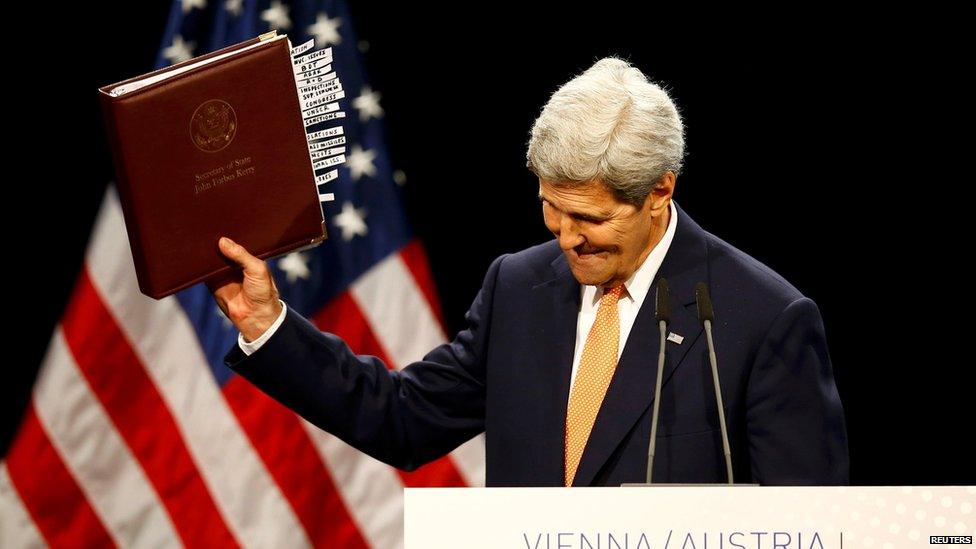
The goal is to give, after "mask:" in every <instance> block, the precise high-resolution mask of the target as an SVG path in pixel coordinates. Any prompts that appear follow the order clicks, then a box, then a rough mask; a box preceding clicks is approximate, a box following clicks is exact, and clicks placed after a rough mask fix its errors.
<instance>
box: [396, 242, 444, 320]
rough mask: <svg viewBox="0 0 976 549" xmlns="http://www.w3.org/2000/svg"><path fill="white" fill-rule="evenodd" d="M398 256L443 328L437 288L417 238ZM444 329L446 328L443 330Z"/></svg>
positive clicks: (442, 316) (425, 254)
mask: <svg viewBox="0 0 976 549" xmlns="http://www.w3.org/2000/svg"><path fill="white" fill-rule="evenodd" d="M400 258H401V259H403V263H404V264H406V266H407V269H409V270H410V274H412V275H413V279H414V281H415V282H416V283H417V287H418V288H420V291H421V293H423V294H424V297H425V298H426V299H427V304H428V305H429V306H430V310H431V311H432V312H433V313H434V317H435V318H436V319H437V321H438V322H440V328H441V329H442V330H444V326H446V324H444V314H443V313H442V312H441V302H440V300H439V299H438V298H437V288H436V286H435V285H434V277H433V276H432V275H431V274H430V264H429V263H428V262H427V252H426V251H424V245H423V244H422V243H421V242H420V240H419V239H416V238H415V239H413V240H411V241H410V242H409V243H408V244H407V245H406V246H404V247H403V248H402V249H401V250H400ZM445 331H446V330H445Z"/></svg>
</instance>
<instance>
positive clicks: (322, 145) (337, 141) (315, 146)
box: [308, 135, 346, 151]
mask: <svg viewBox="0 0 976 549" xmlns="http://www.w3.org/2000/svg"><path fill="white" fill-rule="evenodd" d="M345 144H346V136H344V135H343V136H339V137H336V138H334V139H329V140H328V141H319V142H317V143H309V145H308V150H309V151H318V150H321V149H327V148H329V147H335V146H336V145H345Z"/></svg>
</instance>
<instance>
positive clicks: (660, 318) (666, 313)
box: [654, 278, 671, 324]
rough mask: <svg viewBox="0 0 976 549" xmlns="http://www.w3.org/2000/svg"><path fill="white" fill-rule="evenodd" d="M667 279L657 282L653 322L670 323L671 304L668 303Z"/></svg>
mask: <svg viewBox="0 0 976 549" xmlns="http://www.w3.org/2000/svg"><path fill="white" fill-rule="evenodd" d="M669 294H670V292H669V291H668V279H666V278H662V279H660V280H658V281H657V290H656V291H655V295H654V320H656V321H657V322H659V323H660V322H664V323H665V324H670V323H671V303H670V302H669V301H668V296H669Z"/></svg>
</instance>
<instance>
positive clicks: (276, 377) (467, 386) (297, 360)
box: [224, 256, 504, 470]
mask: <svg viewBox="0 0 976 549" xmlns="http://www.w3.org/2000/svg"><path fill="white" fill-rule="evenodd" d="M503 259H504V256H502V257H499V258H498V259H496V260H495V261H494V262H493V263H492V265H491V267H489V269H488V274H487V275H486V277H485V281H484V284H483V285H482V288H481V290H480V291H479V292H478V295H477V297H475V300H474V303H473V304H472V305H471V308H470V309H469V310H468V312H467V314H466V315H465V321H466V324H467V325H466V327H465V329H464V330H462V331H461V332H459V333H458V334H457V336H456V337H455V338H454V340H453V341H451V342H450V343H445V344H442V345H440V346H438V347H436V348H435V349H434V350H432V351H430V352H429V353H427V355H426V356H424V357H423V359H422V360H420V361H418V362H414V363H412V364H410V365H408V366H407V367H405V368H404V369H403V370H401V371H395V370H390V369H388V368H387V366H386V365H385V364H384V363H383V362H382V361H381V360H380V359H378V358H376V357H374V356H363V355H356V354H354V353H353V352H352V350H351V349H350V348H349V346H348V345H347V344H346V343H345V342H344V341H343V340H342V339H340V338H339V337H337V336H335V335H333V334H329V333H324V332H321V331H319V330H318V328H316V327H315V326H314V325H312V324H311V323H310V322H309V321H308V320H306V319H305V318H303V317H302V316H300V315H299V314H298V313H296V312H295V311H294V308H292V307H289V308H288V312H287V314H286V317H285V320H284V322H283V323H282V325H281V326H280V327H279V328H278V330H277V331H276V332H275V333H274V335H272V336H271V338H270V339H268V340H267V342H265V344H264V345H262V346H261V348H260V349H258V350H257V351H256V352H254V353H253V354H251V355H250V356H246V355H245V354H244V353H243V352H242V351H241V350H240V348H239V347H237V346H236V345H235V346H234V347H232V348H231V349H230V351H229V352H228V353H227V355H226V356H225V357H224V363H225V364H227V366H229V367H230V368H231V369H233V370H234V371H235V372H237V373H238V374H240V375H242V376H244V377H245V378H246V379H247V380H248V381H250V382H251V383H253V384H254V385H256V386H257V387H258V388H260V389H261V390H262V391H264V392H265V393H267V394H268V395H270V396H271V397H272V398H274V399H275V400H277V401H279V402H281V403H282V404H284V405H285V406H287V407H289V408H291V409H292V410H294V411H295V412H297V413H298V414H299V415H301V416H302V417H304V418H305V419H307V420H308V421H309V422H311V423H313V424H315V425H317V426H318V427H320V428H321V429H323V430H325V431H328V432H330V433H332V434H333V435H335V436H337V437H339V438H340V439H342V440H344V441H345V442H347V443H348V444H350V445H351V446H353V447H355V448H357V449H359V450H361V451H363V452H365V453H367V454H369V455H371V456H373V457H374V458H376V459H378V460H380V461H383V462H385V463H387V464H390V465H393V466H395V467H399V468H401V469H406V470H413V469H416V468H417V467H419V466H421V465H423V464H424V463H427V462H429V461H432V460H434V459H437V458H439V457H441V456H443V455H445V454H447V453H448V452H450V451H451V450H453V449H454V448H456V447H457V446H459V445H460V444H462V443H464V442H465V441H467V440H469V439H470V438H472V437H473V436H475V435H477V434H479V433H481V432H482V431H484V425H485V355H486V353H487V351H488V342H489V326H490V323H491V311H492V298H493V294H494V288H495V281H496V278H497V277H498V271H499V268H500V265H501V262H502V260H503Z"/></svg>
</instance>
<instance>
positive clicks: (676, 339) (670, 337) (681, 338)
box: [668, 332, 685, 345]
mask: <svg viewBox="0 0 976 549" xmlns="http://www.w3.org/2000/svg"><path fill="white" fill-rule="evenodd" d="M684 340H685V337H684V336H679V335H678V334H676V333H674V332H670V333H669V334H668V341H673V342H674V343H677V344H678V345H681V342H682V341H684Z"/></svg>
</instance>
